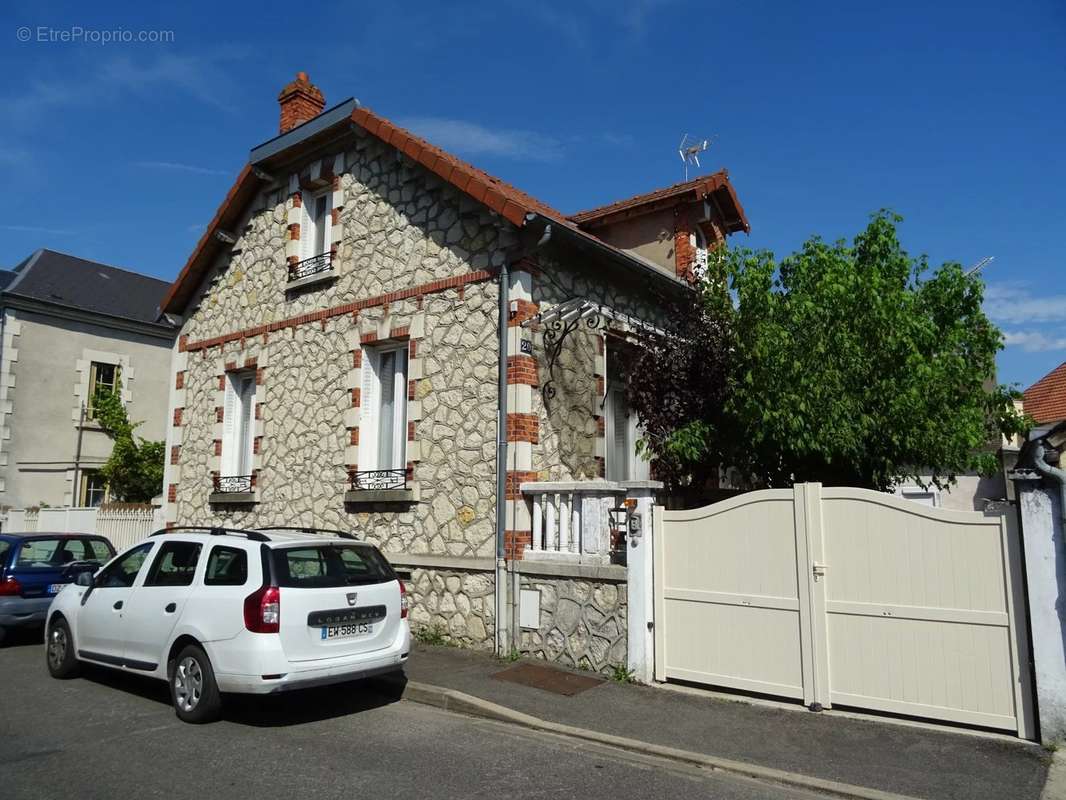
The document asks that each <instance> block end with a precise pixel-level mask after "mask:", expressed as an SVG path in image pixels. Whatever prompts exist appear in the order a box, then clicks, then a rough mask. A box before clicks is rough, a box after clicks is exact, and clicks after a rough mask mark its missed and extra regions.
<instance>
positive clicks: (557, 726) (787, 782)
mask: <svg viewBox="0 0 1066 800" xmlns="http://www.w3.org/2000/svg"><path fill="white" fill-rule="evenodd" d="M403 699H404V700H410V701H411V702H413V703H420V704H422V705H427V706H434V707H436V708H440V709H443V710H445V711H453V712H456V713H459V714H467V715H469V716H472V717H481V718H483V719H491V720H495V721H497V722H506V723H510V724H512V725H520V726H522V727H524V728H530V729H532V730H539V731H545V732H547V733H554V734H556V735H559V736H567V737H570V738H573V739H582V740H584V741H588V742H595V743H596V744H602V745H607V746H609V747H615V748H618V749H621V750H628V751H630V752H634V753H640V754H642V755H648V756H657V757H659V758H665V759H669V760H670V761H677V762H680V763H683V764H689V765H693V766H698V767H704V768H706V769H711V770H717V771H719V772H725V773H729V774H732V775H740V776H742V777H745V778H751V779H754V780H757V781H762V782H763V783H772V784H776V785H778V786H786V787H791V788H796V789H806V790H808V791H813V792H820V793H822V794H825V795H830V796H832V797H839V798H845V799H846V800H918V799H917V798H914V797H912V796H910V795H903V794H894V793H892V792H883V791H881V790H879V789H868V788H866V787H864V786H854V785H852V784H849V783H840V782H838V781H830V780H824V779H822V778H812V777H810V776H807V775H800V774H798V773H795V772H785V771H784V770H779V769H772V768H770V767H761V766H758V765H757V764H746V763H744V762H742V761H732V760H730V759H726V758H716V757H715V756H708V755H705V754H703V753H694V752H691V751H689V750H679V749H677V748H674V747H666V746H664V745H658V744H651V743H649V742H642V741H639V740H637V739H627V738H625V737H623V736H613V735H611V734H608V733H599V732H598V731H591V730H588V729H586V728H576V727H573V726H571V725H563V724H561V723H558V722H548V721H547V720H543V719H540V718H538V717H534V716H530V715H529V714H523V713H522V712H521V711H514V710H513V709H510V708H507V707H505V706H501V705H498V704H496V703H491V702H489V701H488V700H482V699H481V698H480V697H474V696H473V695H469V694H465V693H464V692H459V691H456V690H455V689H445V688H443V687H441V686H433V685H431V684H428V683H417V682H415V681H408V683H407V686H406V687H405V688H404V691H403Z"/></svg>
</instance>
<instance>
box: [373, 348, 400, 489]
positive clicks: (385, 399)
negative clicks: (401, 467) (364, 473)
mask: <svg viewBox="0 0 1066 800" xmlns="http://www.w3.org/2000/svg"><path fill="white" fill-rule="evenodd" d="M396 357H397V353H396V351H395V350H387V351H385V352H383V353H379V354H378V365H379V366H378V386H380V387H381V400H380V403H379V407H380V409H381V413H380V414H379V415H378V425H379V426H380V427H379V429H378V460H377V464H378V466H377V468H378V469H396V464H395V460H394V456H395V454H396Z"/></svg>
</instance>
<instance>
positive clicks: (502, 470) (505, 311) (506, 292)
mask: <svg viewBox="0 0 1066 800" xmlns="http://www.w3.org/2000/svg"><path fill="white" fill-rule="evenodd" d="M528 219H529V218H528V217H527V220H528ZM551 235H552V227H551V225H550V224H549V225H546V226H545V227H544V230H543V232H542V233H541V235H540V239H538V240H537V243H536V244H534V245H533V247H531V248H529V249H528V251H527V252H532V251H535V250H539V249H540V248H541V247H543V246H544V245H545V244H547V243H548V241H549V240H550V239H551ZM508 262H509V258H505V259H504V260H503V264H502V265H501V266H500V295H499V301H500V305H499V331H498V341H497V347H498V348H499V356H500V358H499V376H498V379H499V386H498V390H499V410H498V412H497V422H496V585H495V590H496V597H495V606H496V625H495V628H496V653H497V655H506V654H508V653H510V650H511V646H512V643H517V635H516V636H515V637H514V639H513V642H512V637H511V636H510V632H511V629H512V628H513V627H515V626H517V624H518V623H517V604H516V602H515V600H516V597H515V595H516V594H517V589H515V590H514V591H509V590H508V588H509V587H510V586H511V584H512V580H510V579H509V578H511V576H509V575H508V563H507V546H506V530H507V518H506V513H507V338H508V327H507V323H508V322H509V321H510V307H511V273H510V269H509V264H508ZM513 583H514V586H516V587H517V585H518V584H517V581H513Z"/></svg>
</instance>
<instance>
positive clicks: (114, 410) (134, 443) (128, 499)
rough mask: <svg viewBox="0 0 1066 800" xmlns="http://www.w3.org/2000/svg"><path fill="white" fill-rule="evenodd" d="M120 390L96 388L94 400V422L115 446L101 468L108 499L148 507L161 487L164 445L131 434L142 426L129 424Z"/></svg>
mask: <svg viewBox="0 0 1066 800" xmlns="http://www.w3.org/2000/svg"><path fill="white" fill-rule="evenodd" d="M120 393H121V386H116V387H115V390H114V391H111V390H109V389H106V388H98V389H97V391H96V394H95V395H94V396H93V411H94V414H95V418H96V421H97V422H98V423H99V424H100V427H101V428H103V429H104V432H105V433H106V434H107V435H108V436H109V437H110V438H111V440H112V441H113V442H114V445H113V446H112V448H111V456H110V457H109V458H108V459H107V462H106V463H105V464H104V465H103V467H101V468H100V473H101V474H102V475H103V476H104V479H105V480H106V481H107V484H108V488H109V490H110V493H111V496H112V497H114V498H115V499H116V500H120V501H122V502H125V503H147V502H148V501H150V500H151V499H152V498H153V497H155V496H156V495H157V494H159V492H160V491H161V489H162V486H163V455H164V451H165V449H166V445H165V443H164V442H158V441H150V440H148V439H144V438H142V437H140V436H137V437H136V438H135V437H134V434H133V432H134V431H135V430H136V429H137V428H138V427H140V426H141V425H143V424H144V423H143V422H130V418H129V415H128V414H127V413H126V408H125V406H124V405H123V404H122V398H121V394H120Z"/></svg>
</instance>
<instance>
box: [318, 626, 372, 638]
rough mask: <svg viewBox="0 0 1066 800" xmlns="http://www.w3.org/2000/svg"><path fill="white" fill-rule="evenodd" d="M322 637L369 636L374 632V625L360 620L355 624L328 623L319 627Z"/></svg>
mask: <svg viewBox="0 0 1066 800" xmlns="http://www.w3.org/2000/svg"><path fill="white" fill-rule="evenodd" d="M321 631H322V634H321V636H322V639H324V640H325V639H358V638H360V637H362V636H369V635H370V634H372V633H373V632H374V626H373V624H372V623H369V622H360V623H359V624H357V625H330V626H328V627H325V628H321Z"/></svg>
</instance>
